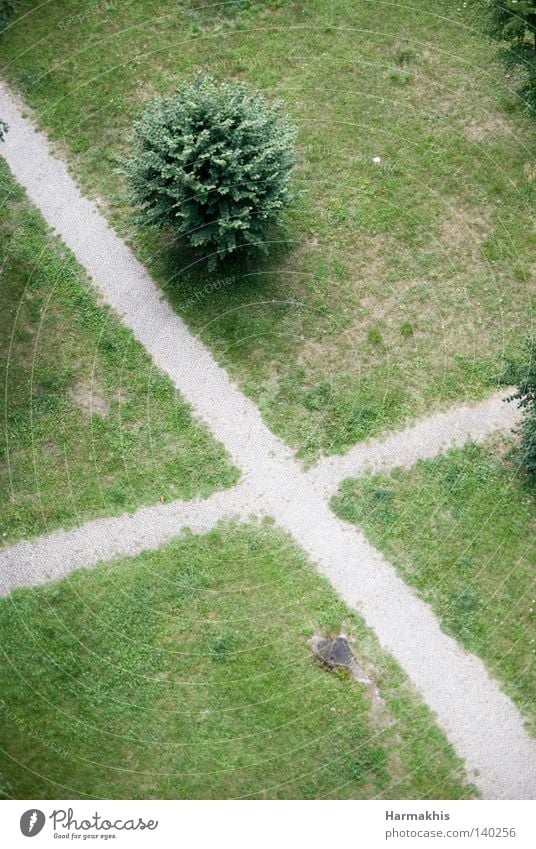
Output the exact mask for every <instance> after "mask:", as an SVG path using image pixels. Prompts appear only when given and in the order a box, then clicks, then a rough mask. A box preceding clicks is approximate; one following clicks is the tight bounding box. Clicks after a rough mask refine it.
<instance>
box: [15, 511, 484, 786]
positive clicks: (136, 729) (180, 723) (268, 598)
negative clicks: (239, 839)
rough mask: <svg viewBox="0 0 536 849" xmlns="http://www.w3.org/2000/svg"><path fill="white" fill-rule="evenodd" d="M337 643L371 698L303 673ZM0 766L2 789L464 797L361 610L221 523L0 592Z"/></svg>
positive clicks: (290, 554) (264, 528)
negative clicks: (362, 674)
mask: <svg viewBox="0 0 536 849" xmlns="http://www.w3.org/2000/svg"><path fill="white" fill-rule="evenodd" d="M341 627H342V628H344V630H345V632H346V633H347V634H348V636H349V637H350V638H351V639H352V641H353V645H354V650H355V651H356V653H357V655H358V657H359V659H360V661H361V662H362V663H363V664H364V665H365V667H366V668H367V670H368V671H369V673H370V674H372V675H373V676H374V678H375V679H376V681H377V683H378V685H379V689H380V693H381V696H382V697H383V699H384V700H385V704H384V705H383V706H382V705H378V704H377V703H375V704H372V702H371V700H370V698H369V695H368V691H367V689H366V688H364V687H362V686H360V685H358V684H356V683H355V682H354V681H353V680H352V679H350V678H349V677H347V676H346V674H343V673H333V672H330V671H328V670H326V669H324V668H323V667H321V666H320V665H319V664H318V663H317V661H315V660H314V659H313V658H312V657H311V656H310V653H309V649H308V646H307V640H308V638H309V637H310V636H311V635H312V634H313V633H314V631H315V630H316V629H319V630H320V631H322V632H324V633H327V634H329V633H338V631H339V628H341ZM0 647H1V650H0V658H1V660H0V677H1V680H2V694H1V699H0V740H1V741H2V749H3V750H4V752H3V753H2V754H1V755H0V773H1V774H2V775H3V780H4V793H7V794H8V795H12V796H14V797H17V798H58V797H62V796H67V797H71V796H73V797H77V798H78V797H83V796H86V795H87V796H91V797H104V798H192V797H193V798H198V797H201V798H203V797H213V798H234V797H242V796H252V797H260V798H264V797H269V798H274V797H277V798H289V797H293V798H296V797H297V798H322V797H325V796H326V797H334V798H374V797H379V798H387V799H392V798H423V797H424V798H438V799H441V798H447V799H448V798H461V797H462V798H466V797H469V796H471V794H472V792H473V791H472V789H471V787H470V786H468V785H467V784H465V781H464V778H463V771H462V767H461V764H460V762H459V760H458V759H457V758H456V757H455V756H454V754H453V752H452V750H451V749H450V747H449V745H448V744H447V742H446V740H445V737H444V736H443V734H442V733H441V732H440V731H439V730H438V728H437V726H435V724H434V722H433V719H432V716H431V714H430V713H429V711H428V710H427V709H426V708H425V707H424V706H423V705H422V704H421V703H420V701H419V699H418V698H417V697H416V695H415V694H414V693H413V692H412V690H411V687H410V685H409V684H408V682H407V680H406V679H405V677H404V676H403V674H402V673H401V671H400V670H399V668H398V667H397V666H396V665H395V664H394V662H393V661H392V660H391V659H390V658H389V657H388V656H386V655H385V654H384V653H383V652H381V650H380V649H379V647H378V644H377V642H376V640H375V638H374V637H373V636H372V634H371V633H370V632H369V631H368V630H367V629H366V628H365V627H364V625H363V623H362V621H361V619H360V618H359V617H358V616H356V615H354V614H353V613H351V612H350V611H349V610H348V609H347V608H346V607H345V606H344V605H343V604H342V603H341V602H340V601H339V600H338V599H337V598H336V597H335V595H334V594H333V592H332V591H331V589H330V588H329V587H328V585H327V583H326V582H325V581H324V580H323V579H322V578H320V577H319V576H318V575H317V574H316V573H315V572H314V571H313V569H312V567H311V566H310V564H309V563H308V562H307V560H306V559H305V557H304V556H303V555H302V554H301V553H300V552H299V551H298V550H297V549H296V548H295V547H294V546H293V544H292V543H291V542H290V541H289V539H288V538H287V537H286V536H284V535H283V534H282V533H280V532H277V531H275V530H274V529H273V528H271V527H269V526H268V525H253V524H252V525H247V526H240V527H237V526H234V525H226V526H223V527H221V528H219V529H216V530H214V531H213V532H211V533H209V534H207V535H205V536H203V537H194V536H188V537H186V538H185V539H182V540H178V541H175V542H174V543H172V544H170V545H168V546H167V547H165V548H164V549H162V550H161V551H158V552H155V553H147V554H144V555H141V556H139V557H136V558H133V559H123V560H117V561H113V562H111V563H107V564H104V565H100V566H99V567H97V568H96V569H94V570H91V571H84V570H82V571H79V572H77V573H74V574H73V575H72V576H70V577H69V578H68V579H66V580H64V581H61V582H60V583H57V584H52V585H49V586H46V587H40V588H35V589H31V590H17V591H15V592H14V593H12V594H11V596H9V597H7V598H4V599H0Z"/></svg>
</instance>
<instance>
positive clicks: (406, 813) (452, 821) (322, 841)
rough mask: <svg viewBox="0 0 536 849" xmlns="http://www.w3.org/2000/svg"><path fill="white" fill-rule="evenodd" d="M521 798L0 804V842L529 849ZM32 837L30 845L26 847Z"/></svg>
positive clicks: (239, 848)
mask: <svg viewBox="0 0 536 849" xmlns="http://www.w3.org/2000/svg"><path fill="white" fill-rule="evenodd" d="M535 815H536V803H534V802H520V801H502V802H497V801H493V802H489V801H465V802H464V801H462V802H452V801H448V802H441V801H433V802H426V801H424V802H421V801H419V802H413V801H408V802H400V801H396V802H384V801H350V802H347V801H316V802H315V801H310V802H309V801H308V802H306V801H298V802H292V801H287V802H284V801H282V802H278V801H225V802H218V801H215V802H207V801H180V802H175V801H155V802H147V801H141V802H140V801H85V800H84V801H35V800H34V801H6V802H0V826H1V845H2V846H5V847H6V849H11V847H18V846H26V847H28V846H33V847H35V849H39V847H48V846H56V847H58V846H65V845H67V842H68V841H69V842H70V843H71V844H73V843H75V844H78V845H85V846H88V845H93V846H103V845H108V846H110V845H111V846H114V847H115V846H117V847H118V849H120V847H125V849H126V847H128V846H136V847H138V846H139V847H141V846H147V847H149V846H152V847H156V846H176V847H182V846H185V847H195V849H205V847H206V849H214V847H224V849H225V847H233V849H253V847H254V849H264V847H266V849H287V847H307V849H330V847H338V849H352V847H363V849H375V847H380V846H382V847H390V846H392V847H395V846H398V847H403V846H405V847H407V849H420V847H422V849H426V847H429V846H430V847H432V846H433V847H440V846H443V847H444V849H448V848H449V847H450V849H465V847H468V849H469V847H472V849H477V847H504V849H506V848H507V847H516V849H535V847H536V824H535V819H536V816H535ZM33 839H35V843H30V842H29V841H30V840H33Z"/></svg>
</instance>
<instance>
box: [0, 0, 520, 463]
mask: <svg viewBox="0 0 536 849" xmlns="http://www.w3.org/2000/svg"><path fill="white" fill-rule="evenodd" d="M418 5H419V8H418V9H417V8H413V7H412V5H411V4H409V5H408V4H406V5H404V4H402V5H396V4H395V5H393V4H384V3H376V2H368V0H359V2H356V0H330V2H329V3H328V2H326V0H309V2H307V3H301V2H293V3H282V2H269V0H266V2H256V3H236V2H233V3H227V4H216V6H214V5H213V4H206V3H199V2H186V1H185V2H182V3H179V4H174V5H173V7H166V8H165V9H163V7H162V4H161V3H159V2H157V0H131V2H128V3H126V2H121V3H110V4H96V5H92V4H90V3H89V2H88V0H69V2H67V0H53V2H50V3H48V4H47V6H46V14H43V12H42V10H41V9H40V7H39V6H38V3H37V0H21V3H20V9H21V13H22V14H24V15H25V17H24V18H22V19H21V20H20V21H15V22H14V23H13V24H12V26H11V27H10V28H9V29H8V31H7V32H6V33H5V34H4V36H3V41H2V57H3V71H2V72H3V74H4V75H5V76H6V77H7V78H8V79H9V80H11V82H12V83H13V84H14V85H15V86H16V87H18V88H19V89H20V90H21V91H22V92H23V93H24V96H25V98H26V100H27V101H28V102H29V103H30V104H31V105H32V106H33V107H34V108H35V110H36V114H37V117H38V120H39V121H40V123H41V125H42V126H44V127H45V128H46V129H47V130H48V131H49V132H50V134H51V136H52V137H53V138H54V139H55V140H56V142H57V143H58V145H59V146H60V148H61V149H62V150H63V151H64V152H65V153H66V154H67V155H68V156H69V157H70V160H71V163H72V166H73V169H74V170H75V172H76V174H77V175H78V178H79V179H80V180H81V181H82V183H83V185H84V187H85V189H86V190H87V191H88V192H89V193H90V194H92V195H93V196H94V197H96V198H97V199H98V200H99V201H100V202H101V203H102V205H103V207H104V209H105V211H106V212H107V214H108V216H109V217H110V219H111V220H112V221H113V222H114V224H115V226H116V227H117V228H118V230H119V231H120V232H122V233H123V235H125V236H127V237H128V238H130V239H132V241H133V244H134V247H135V249H136V250H137V251H138V253H139V254H140V255H141V257H142V258H143V260H144V261H145V262H146V263H147V265H148V266H149V268H150V269H151V271H152V273H153V274H154V275H155V276H156V277H157V278H158V279H159V280H160V282H161V284H162V286H163V288H164V289H165V291H166V292H167V294H168V296H169V298H170V299H171V301H172V302H173V304H174V306H175V307H176V309H177V310H178V311H179V312H180V313H181V314H182V315H183V316H184V317H185V319H186V320H187V322H188V323H189V325H190V326H191V327H192V329H193V330H195V331H196V332H200V333H201V335H202V337H203V338H204V339H205V340H206V341H207V343H208V344H209V345H210V346H211V348H212V350H213V351H214V352H215V354H216V356H217V357H218V358H219V360H220V361H221V362H222V363H223V364H224V365H225V366H226V367H227V368H228V369H230V371H231V372H232V373H233V374H234V375H235V376H236V377H237V379H238V380H239V381H240V383H241V385H242V387H243V388H244V390H245V391H246V392H247V393H248V394H249V395H251V396H252V397H253V398H254V399H255V400H256V402H257V403H258V404H259V406H260V408H261V410H262V412H263V414H264V416H265V417H266V420H267V421H268V423H269V425H270V426H271V427H272V428H273V429H274V430H275V431H276V432H277V433H279V434H280V435H281V436H282V437H283V438H284V439H286V440H287V441H288V442H289V443H290V444H292V445H293V446H295V447H296V448H297V449H298V450H299V451H300V453H301V455H303V456H305V457H308V458H312V457H314V456H315V455H316V454H317V453H318V452H319V451H326V452H333V451H340V450H342V449H344V448H345V447H346V446H348V445H350V444H353V443H354V442H356V441H358V440H360V439H362V438H363V437H365V436H368V435H370V434H372V433H377V432H378V431H381V430H384V429H386V428H391V427H393V426H395V425H397V424H399V423H400V421H401V420H402V419H403V418H405V417H407V416H412V415H415V414H420V413H423V412H427V411H429V410H430V409H431V408H432V407H433V406H437V405H439V404H443V403H447V402H449V403H450V402H452V401H454V400H455V399H457V398H459V397H461V396H466V395H469V396H473V397H475V398H476V397H478V396H481V395H482V394H483V393H485V392H487V391H489V390H490V387H491V386H492V385H494V384H495V383H496V380H497V378H496V375H497V374H499V373H500V372H501V368H502V365H501V364H502V360H503V357H504V355H505V353H509V352H511V351H512V350H515V349H516V348H517V346H518V344H519V342H520V340H521V338H522V337H523V335H524V333H525V332H526V317H527V316H528V315H530V313H531V309H533V306H534V295H533V292H531V290H530V287H529V286H528V283H527V281H528V280H529V279H530V277H531V275H532V274H533V273H534V247H535V236H534V228H533V221H532V213H531V209H533V207H532V206H531V203H532V200H533V196H534V188H535V186H536V182H535V181H533V180H532V178H531V177H530V175H531V174H532V170H531V169H533V160H534V154H533V150H534V144H533V132H534V129H533V125H531V123H530V121H529V119H526V118H525V117H524V116H523V115H522V114H521V109H522V104H521V103H520V102H519V101H518V99H517V97H516V95H515V94H514V93H513V89H511V88H509V85H510V83H511V81H510V80H509V79H508V78H507V77H506V75H505V73H504V69H503V68H502V66H501V65H500V64H496V63H495V61H494V58H493V52H494V51H493V50H492V49H490V46H489V43H488V41H487V40H486V38H485V37H484V36H482V34H481V32H480V29H481V27H480V24H479V23H478V22H475V26H474V28H473V29H471V25H472V19H471V17H470V14H472V13H470V12H469V10H467V9H465V8H464V7H461V8H460V4H458V3H457V2H453V0H446V2H445V3H443V4H442V6H441V10H440V11H439V13H438V8H437V3H436V2H433V1H432V0H422V2H420V3H419V4H418ZM199 70H203V72H209V73H212V74H213V75H214V76H216V77H218V78H223V79H229V78H233V79H234V78H236V79H240V80H246V81H248V82H250V83H251V84H253V85H254V86H257V87H259V88H261V89H262V90H263V91H264V92H265V93H266V94H267V95H268V96H269V97H272V96H273V97H283V98H284V100H285V101H286V104H287V108H288V110H289V111H290V113H291V114H292V116H293V118H294V119H295V120H296V122H297V123H298V125H299V127H300V140H299V147H300V167H299V169H298V172H297V175H296V188H297V189H298V190H301V189H304V190H306V192H305V194H302V195H300V197H299V198H298V200H297V201H296V203H295V205H294V207H293V209H292V211H291V212H290V213H289V215H288V229H287V231H286V232H285V233H280V234H278V233H274V239H276V240H278V239H283V240H287V241H283V243H280V244H279V245H278V246H274V251H273V256H272V259H271V261H269V262H265V261H261V260H258V261H253V262H252V261H251V260H247V261H246V260H245V259H244V260H243V262H242V263H240V261H237V262H235V263H234V264H230V265H229V266H228V267H226V268H224V269H222V271H221V272H220V273H219V274H218V275H211V274H207V273H206V272H205V271H204V270H203V268H197V270H196V271H195V272H194V269H193V268H189V269H187V268H186V266H188V265H189V263H191V262H192V257H191V256H187V255H186V254H185V252H184V251H183V250H182V249H181V247H180V246H178V248H176V249H175V248H173V247H172V246H171V245H170V242H169V239H167V238H166V237H165V236H163V235H162V234H158V235H155V234H153V233H148V232H140V231H136V230H135V228H134V226H133V224H132V222H131V220H130V218H129V214H128V210H127V208H126V206H125V200H124V197H125V194H124V182H123V178H122V176H121V174H120V173H119V170H118V166H120V164H121V160H122V157H124V155H125V154H126V151H127V137H128V131H129V128H130V126H131V124H132V121H133V120H134V118H135V117H136V116H137V115H138V114H139V113H140V110H141V108H142V106H143V103H144V102H146V101H147V99H148V98H150V97H152V96H153V95H155V94H158V93H169V92H170V91H173V89H174V88H175V87H176V86H177V85H178V84H179V83H180V82H181V80H183V79H185V78H190V77H191V76H192V75H195V73H196V72H197V71H199ZM513 88H515V86H513ZM375 156H380V158H381V162H380V163H374V162H373V161H372V160H373V157H375ZM276 248H277V249H276ZM410 326H411V333H410V332H409V331H408V328H409V327H410ZM380 340H381V344H380ZM319 396H321V398H322V403H321V404H319V403H318V402H317V400H316V399H317V398H318V397H319ZM311 399H313V400H312V402H311Z"/></svg>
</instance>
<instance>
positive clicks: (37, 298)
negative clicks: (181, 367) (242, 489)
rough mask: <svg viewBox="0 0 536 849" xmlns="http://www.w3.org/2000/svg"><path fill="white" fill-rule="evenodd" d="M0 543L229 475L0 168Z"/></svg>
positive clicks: (190, 491)
mask: <svg viewBox="0 0 536 849" xmlns="http://www.w3.org/2000/svg"><path fill="white" fill-rule="evenodd" d="M0 291H1V293H2V309H1V310H0V381H1V386H2V405H1V407H2V427H1V428H0V542H3V543H5V542H9V541H11V540H14V539H16V538H19V537H27V536H33V535H36V534H40V533H43V532H44V531H46V530H49V529H51V528H53V527H57V526H59V525H64V526H65V525H73V524H76V523H78V522H81V521H83V520H84V519H86V518H88V517H90V516H97V515H108V514H112V513H117V512H122V511H124V510H125V509H132V508H134V507H136V506H138V505H139V504H142V503H153V502H156V501H158V499H160V498H162V499H170V498H179V497H181V498H192V497H193V496H195V495H208V494H209V493H210V492H211V491H213V490H214V489H219V488H221V487H225V486H230V485H231V484H232V483H234V482H235V480H236V479H237V476H238V475H237V472H236V470H234V469H233V468H232V467H231V466H230V464H229V462H228V461H227V459H226V457H225V452H224V451H223V449H222V448H221V447H220V446H219V445H217V444H216V443H215V442H213V441H212V439H211V437H210V435H209V434H208V432H207V431H206V429H205V428H204V427H203V426H201V425H200V424H198V423H197V422H195V421H194V420H193V419H192V417H191V415H190V412H189V410H188V408H187V406H186V405H185V403H184V402H183V401H182V400H181V399H180V397H179V396H178V394H177V392H176V391H175V388H174V387H173V385H172V383H171V381H170V380H168V379H167V378H166V377H164V376H163V375H162V374H161V373H160V372H158V371H157V370H156V369H155V367H154V366H153V364H152V363H151V361H150V359H149V357H148V356H147V355H146V353H145V351H144V350H143V349H142V347H141V346H140V345H139V344H138V343H137V342H136V341H135V340H134V338H133V337H132V334H131V333H130V331H128V330H126V329H125V328H124V327H122V325H121V324H120V322H119V320H118V319H117V318H116V317H115V316H114V315H112V313H111V312H110V311H109V310H107V309H105V308H104V307H102V306H99V305H97V303H96V301H95V297H94V295H93V292H92V290H91V286H90V284H89V282H88V281H87V280H86V279H85V277H84V274H83V272H82V270H81V269H80V267H79V266H77V264H76V262H75V261H74V258H73V257H72V255H71V254H69V252H68V251H67V250H66V249H65V248H64V247H63V246H62V244H61V243H60V242H59V241H58V240H56V239H54V238H52V237H51V235H50V234H49V233H47V231H46V228H45V225H44V222H43V221H42V219H41V218H40V216H39V215H38V214H37V212H36V211H35V210H34V209H33V208H32V207H31V206H30V204H29V203H28V201H27V199H26V198H25V196H24V194H23V192H22V190H21V189H20V188H19V187H18V186H17V185H16V184H15V182H14V181H13V179H12V178H11V176H10V175H9V173H8V171H7V169H6V167H5V165H4V164H3V162H1V161H0Z"/></svg>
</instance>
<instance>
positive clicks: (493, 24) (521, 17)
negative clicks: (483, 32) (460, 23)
mask: <svg viewBox="0 0 536 849" xmlns="http://www.w3.org/2000/svg"><path fill="white" fill-rule="evenodd" d="M488 5H489V7H490V32H491V35H492V36H493V37H494V38H496V39H497V40H498V41H501V42H504V43H506V44H507V45H508V51H507V52H506V54H505V56H504V58H505V59H506V61H507V63H508V64H510V65H518V66H519V67H520V68H521V69H522V74H523V77H524V79H523V82H522V85H521V88H520V90H519V94H520V95H521V97H522V98H523V100H524V101H525V103H526V106H527V108H528V109H529V110H535V111H536V0H488Z"/></svg>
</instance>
